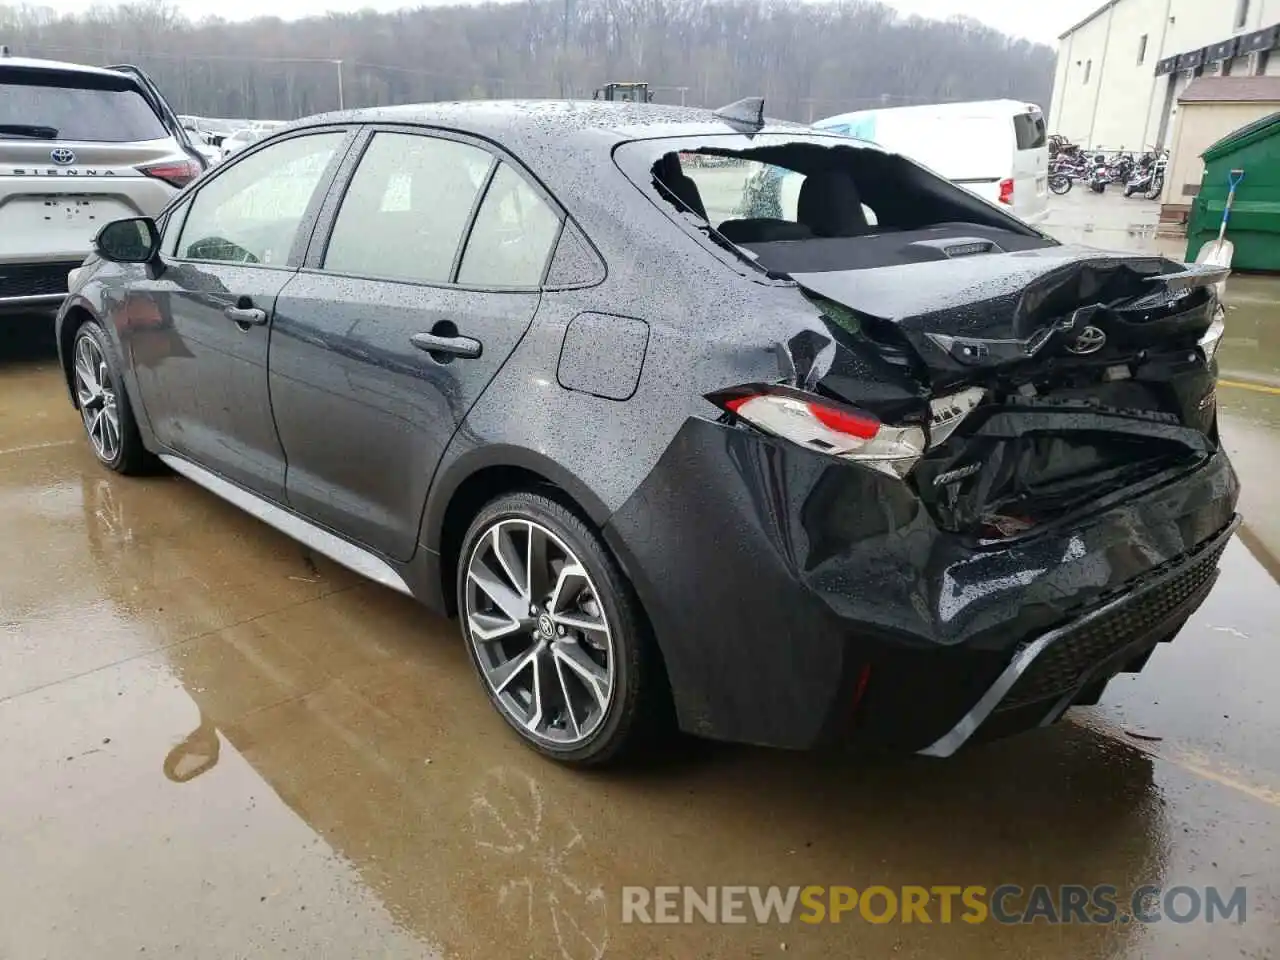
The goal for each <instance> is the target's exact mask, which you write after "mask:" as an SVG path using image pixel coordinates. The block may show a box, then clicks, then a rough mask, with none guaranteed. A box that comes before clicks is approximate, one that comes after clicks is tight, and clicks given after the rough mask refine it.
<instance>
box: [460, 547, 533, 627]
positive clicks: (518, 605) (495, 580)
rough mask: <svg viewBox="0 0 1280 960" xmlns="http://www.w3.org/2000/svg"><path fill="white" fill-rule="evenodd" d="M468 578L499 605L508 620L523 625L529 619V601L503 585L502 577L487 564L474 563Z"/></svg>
mask: <svg viewBox="0 0 1280 960" xmlns="http://www.w3.org/2000/svg"><path fill="white" fill-rule="evenodd" d="M467 576H468V577H470V578H471V582H472V583H474V584H475V585H476V586H477V587H479V588H480V589H481V590H483V591H484V592H485V593H486V594H487V595H488V597H489V599H490V600H492V601H493V602H494V603H495V604H497V606H498V609H499V610H501V611H502V612H503V613H504V614H506V616H507V619H508V620H511V621H513V622H515V623H521V622H523V621H524V620H526V619H528V616H529V603H528V601H527V600H526V599H525V598H524V597H522V596H520V594H518V593H516V592H515V590H513V589H511V587H510V586H508V585H507V584H505V583H503V582H502V579H501V577H499V576H498V574H496V573H494V572H493V570H492V569H491V568H490V566H489V565H488V564H487V563H485V562H484V561H480V562H478V563H473V564H472V567H471V569H470V570H469V571H468V572H467Z"/></svg>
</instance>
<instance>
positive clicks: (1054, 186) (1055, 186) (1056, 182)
mask: <svg viewBox="0 0 1280 960" xmlns="http://www.w3.org/2000/svg"><path fill="white" fill-rule="evenodd" d="M1049 189H1050V190H1051V191H1053V193H1054V194H1055V195H1056V196H1059V197H1061V196H1063V195H1065V194H1068V193H1070V192H1071V178H1070V177H1068V176H1067V175H1066V174H1056V175H1055V176H1052V177H1050V178H1049Z"/></svg>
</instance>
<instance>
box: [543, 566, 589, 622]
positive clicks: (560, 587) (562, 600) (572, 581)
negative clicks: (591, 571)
mask: <svg viewBox="0 0 1280 960" xmlns="http://www.w3.org/2000/svg"><path fill="white" fill-rule="evenodd" d="M586 582H587V572H586V571H585V570H583V569H582V567H580V566H579V565H578V564H577V563H566V564H565V565H564V566H563V567H561V569H560V575H559V576H558V577H557V578H556V585H555V588H554V589H553V590H552V591H551V599H550V600H548V601H547V607H548V608H549V609H550V611H551V613H552V614H553V615H555V614H559V613H560V611H561V610H563V609H564V608H565V606H566V605H567V604H569V603H570V602H572V600H573V598H574V597H575V596H576V595H577V592H578V590H580V589H581V588H582V586H583V585H584V584H586Z"/></svg>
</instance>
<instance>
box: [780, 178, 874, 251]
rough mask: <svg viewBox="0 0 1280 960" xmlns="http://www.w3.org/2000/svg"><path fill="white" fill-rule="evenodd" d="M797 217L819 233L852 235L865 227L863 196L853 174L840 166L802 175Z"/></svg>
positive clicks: (823, 234) (821, 234)
mask: <svg viewBox="0 0 1280 960" xmlns="http://www.w3.org/2000/svg"><path fill="white" fill-rule="evenodd" d="M796 220H798V221H799V222H800V223H803V224H804V225H805V226H807V227H809V229H811V230H812V231H813V232H814V234H816V235H817V236H819V237H855V236H857V235H858V234H861V233H866V231H867V216H866V214H865V213H863V211H862V198H861V197H860V196H859V195H858V188H857V187H856V186H855V185H854V182H853V177H851V176H849V174H848V173H846V172H845V171H843V170H822V171H820V172H818V173H811V174H809V175H808V176H806V177H805V178H804V183H802V184H801V185H800V196H799V198H798V199H797V202H796Z"/></svg>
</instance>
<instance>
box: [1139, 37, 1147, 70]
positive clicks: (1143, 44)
mask: <svg viewBox="0 0 1280 960" xmlns="http://www.w3.org/2000/svg"><path fill="white" fill-rule="evenodd" d="M1146 59H1147V35H1146V34H1145V33H1144V34H1143V35H1142V36H1140V37H1139V38H1138V66H1142V62H1143V61H1144V60H1146Z"/></svg>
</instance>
